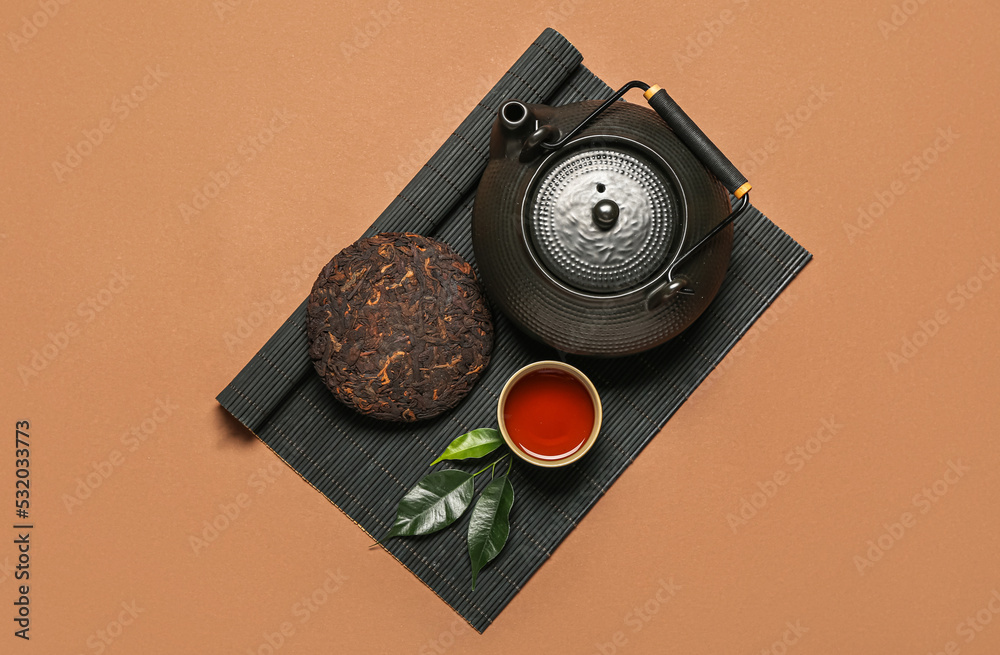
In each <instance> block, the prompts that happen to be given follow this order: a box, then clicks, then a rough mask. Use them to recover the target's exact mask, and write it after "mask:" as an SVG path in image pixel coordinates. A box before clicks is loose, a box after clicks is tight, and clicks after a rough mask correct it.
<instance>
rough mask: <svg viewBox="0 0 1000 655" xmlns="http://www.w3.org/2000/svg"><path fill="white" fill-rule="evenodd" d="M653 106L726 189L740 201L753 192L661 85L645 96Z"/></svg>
mask: <svg viewBox="0 0 1000 655" xmlns="http://www.w3.org/2000/svg"><path fill="white" fill-rule="evenodd" d="M643 96H645V98H646V100H647V101H648V102H649V106H650V107H652V108H653V110H654V111H655V112H656V113H657V114H659V115H660V118H662V119H663V120H664V121H665V122H666V123H667V125H669V126H670V129H671V130H673V131H674V134H676V135H677V138H678V139H680V140H681V141H682V142H683V143H684V145H686V146H687V147H688V149H689V150H691V152H693V153H694V154H695V156H696V157H697V158H698V159H699V160H700V161H701V163H702V164H703V165H704V166H705V168H707V169H708V170H710V171H712V174H714V175H715V177H717V178H718V179H719V181H720V182H722V186H724V187H726V189H728V190H729V193H731V194H733V195H734V196H736V197H737V198H742V197H743V196H744V195H746V193H747V191H749V190H750V186H751V185H750V182H748V181H747V178H746V176H745V175H743V173H740V171H739V169H738V168H736V166H735V165H734V164H733V162H731V161H729V158H728V157H726V156H725V155H724V154H722V151H721V150H719V148H718V146H716V145H715V144H714V143H712V140H711V139H709V138H708V136H706V135H705V133H704V132H702V131H701V128H700V127H698V125H697V124H696V123H695V122H694V121H693V120H691V117H690V116H688V115H687V114H686V113H684V110H683V109H681V108H680V105H678V104H677V103H676V102H675V101H674V99H673V98H671V97H670V96H669V95H667V92H666V91H664V90H663V89H662V88H660V87H659V86H658V85H656V84H654V85H653V86H651V87H649V88H648V89H646V92H645V93H643Z"/></svg>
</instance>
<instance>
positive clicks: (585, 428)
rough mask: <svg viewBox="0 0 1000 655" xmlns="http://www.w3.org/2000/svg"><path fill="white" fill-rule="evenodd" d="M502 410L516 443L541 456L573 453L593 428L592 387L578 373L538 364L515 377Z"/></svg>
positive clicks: (524, 449)
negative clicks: (573, 373)
mask: <svg viewBox="0 0 1000 655" xmlns="http://www.w3.org/2000/svg"><path fill="white" fill-rule="evenodd" d="M502 412H503V423H504V427H505V428H506V431H507V434H508V435H509V437H510V440H511V441H512V442H513V443H514V445H515V446H517V447H518V448H520V449H521V450H522V451H524V452H525V453H527V454H528V455H530V456H532V457H535V458H537V459H541V460H547V461H551V460H560V459H564V458H567V457H570V456H571V455H573V453H575V452H577V451H578V450H580V448H582V447H583V445H584V444H585V443H586V442H587V440H588V439H589V438H590V436H591V433H592V432H593V430H594V414H595V410H594V399H593V397H591V394H590V391H589V390H588V389H587V387H586V386H584V384H583V382H581V381H580V380H579V379H578V378H577V377H576V376H574V375H572V374H571V373H569V372H567V371H563V370H559V369H556V368H538V369H535V370H533V371H529V372H528V373H526V374H525V375H524V376H522V377H521V378H519V379H518V380H516V381H515V382H514V384H513V386H511V388H510V389H509V390H508V392H507V397H506V399H505V402H504V404H503V408H502Z"/></svg>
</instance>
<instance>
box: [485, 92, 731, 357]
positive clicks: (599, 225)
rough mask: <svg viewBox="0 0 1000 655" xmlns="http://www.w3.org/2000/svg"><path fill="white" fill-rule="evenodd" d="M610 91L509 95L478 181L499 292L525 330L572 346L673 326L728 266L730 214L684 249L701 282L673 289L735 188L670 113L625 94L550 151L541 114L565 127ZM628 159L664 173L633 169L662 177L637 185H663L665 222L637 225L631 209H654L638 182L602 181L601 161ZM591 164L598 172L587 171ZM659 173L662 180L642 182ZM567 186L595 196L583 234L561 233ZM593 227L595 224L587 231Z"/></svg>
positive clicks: (647, 342)
mask: <svg viewBox="0 0 1000 655" xmlns="http://www.w3.org/2000/svg"><path fill="white" fill-rule="evenodd" d="M516 104H519V103H516ZM599 104H600V103H599V102H596V101H588V102H581V103H576V104H572V105H566V106H564V107H558V108H553V107H548V106H544V105H520V107H523V108H525V109H526V111H524V115H523V116H522V115H521V110H519V109H517V108H516V107H515V108H514V110H512V111H511V110H508V112H507V115H506V116H505V115H504V108H501V114H500V116H498V119H497V121H496V122H495V124H494V126H493V133H492V136H491V142H490V160H489V164H488V165H487V168H486V171H485V172H484V174H483V177H482V180H481V181H480V184H479V189H478V191H477V194H476V200H475V207H474V210H473V223H472V240H473V248H474V250H475V255H476V261H477V263H478V267H479V272H480V277H481V280H482V282H483V284H484V285H485V287H486V290H487V293H488V294H489V297H490V299H491V300H492V301H493V302H494V303H495V305H496V306H497V307H498V308H499V309H500V310H501V311H502V312H503V313H504V314H505V315H507V316H508V317H509V318H510V319H511V320H512V321H513V322H514V323H515V324H516V325H517V326H518V327H519V328H520V329H521V330H523V331H524V332H526V333H528V334H529V335H531V336H533V337H534V338H536V339H539V340H541V341H543V342H545V343H547V344H549V345H551V346H553V347H555V348H557V349H559V350H562V351H564V352H569V353H576V354H582V355H595V356H618V355H626V354H632V353H637V352H641V351H644V350H648V349H650V348H653V347H655V346H657V345H660V344H662V343H664V342H666V341H668V340H670V339H672V338H673V337H675V336H677V335H678V334H680V333H681V332H682V331H683V330H684V329H685V328H687V327H688V326H689V325H690V324H691V323H692V322H693V321H694V320H695V319H697V318H698V316H700V315H701V314H702V313H703V312H704V311H705V309H706V308H707V307H708V305H709V303H710V302H711V301H712V299H713V298H714V296H715V294H716V293H717V292H718V289H719V287H720V286H721V284H722V280H723V278H724V277H725V273H726V269H727V267H728V264H729V256H730V251H731V247H732V226H731V225H730V226H727V227H726V228H725V229H723V230H722V231H721V232H719V233H718V234H717V235H716V236H715V237H713V238H712V239H711V240H710V241H709V242H708V243H707V244H706V245H705V246H704V247H703V248H700V249H699V251H698V252H697V253H696V254H695V256H693V257H691V258H690V260H688V261H685V262H684V263H683V265H682V267H683V268H682V270H681V272H682V273H683V276H684V278H685V280H686V281H687V286H688V287H689V289H688V290H689V291H690V292H691V293H685V294H670V295H669V296H664V295H663V294H664V286H665V281H666V279H667V268H668V266H669V264H670V263H671V262H672V261H673V259H674V258H676V257H677V256H678V254H680V253H683V252H685V251H686V250H687V249H688V248H690V247H691V245H693V244H695V243H697V242H698V241H700V240H701V238H702V237H704V236H705V235H706V234H707V233H708V232H709V231H710V230H711V229H712V228H713V227H715V226H716V225H718V224H719V223H720V222H721V221H722V220H724V219H725V218H726V216H727V215H728V213H729V210H730V204H729V195H728V193H727V192H726V190H725V189H724V188H723V187H722V186H721V185H720V184H719V182H718V181H717V180H716V179H715V178H714V177H713V176H712V175H711V174H710V173H709V172H708V171H707V170H706V169H705V168H704V167H703V166H702V165H701V163H700V162H699V161H698V160H697V159H696V158H695V156H694V155H693V154H692V153H691V152H690V150H688V149H687V148H686V147H685V146H684V144H682V143H681V142H680V141H679V140H678V139H677V137H676V136H675V135H674V133H673V132H671V130H670V129H669V128H668V127H666V125H665V124H664V123H663V122H662V121H661V120H660V118H659V117H658V116H657V115H656V114H655V113H653V112H652V111H651V110H649V109H646V108H643V107H639V106H635V105H631V104H627V103H624V102H619V103H615V104H614V105H613V106H612V107H611V108H609V109H608V110H606V111H605V112H604V113H603V114H602V115H601V117H600V119H599V120H597V121H595V122H593V123H592V124H591V125H590V126H588V127H587V128H586V129H584V130H582V131H581V132H579V133H578V134H577V135H575V136H574V137H573V138H572V139H571V140H570V141H569V142H568V143H566V144H565V145H564V146H562V147H561V148H559V149H557V150H554V151H551V152H545V151H544V150H543V149H540V148H539V146H538V144H537V143H533V142H532V138H533V135H535V136H537V135H536V133H537V132H538V128H539V126H549V127H551V128H552V130H551V131H550V132H549V133H548V135H547V136H548V138H547V139H546V140H548V141H554V140H555V139H557V138H558V137H559V136H560V135H565V134H567V133H569V132H570V131H571V130H572V129H573V128H574V127H576V125H578V124H579V123H580V121H581V120H583V119H584V118H585V117H586V116H587V115H588V114H590V112H592V111H593V110H594V108H595V107H597V106H598V105H599ZM505 107H506V105H505ZM536 140H537V139H536ZM630 161H633V162H642V164H641V168H640V167H639V164H638V163H637V164H635V166H636V170H653V169H655V175H646V174H643V175H634V177H636V178H637V179H640V182H641V183H646V184H648V185H649V187H650V189H648V190H643V191H642V194H639V195H643V196H644V197H645V196H646V195H649V194H653V196H655V198H656V203H657V207H658V209H657V210H656V211H659V212H660V213H662V214H663V216H656V217H653V218H654V219H655V220H654V222H653V223H651V225H652V226H653V228H655V229H656V230H658V231H657V232H655V233H651V232H649V230H648V229H646V228H645V227H644V230H645V231H643V233H642V234H641V235H640V237H636V236H635V234H634V232H635V230H632V232H631V233H630V231H629V229H630V228H629V223H628V220H629V218H628V217H627V216H624V214H625V213H627V212H629V211H633V212H637V211H647V212H648V211H649V210H648V209H643V208H642V207H639V208H638V209H636V208H635V205H637V204H641V203H638V202H637V201H636V199H635V198H633V197H625V196H635V195H637V194H636V193H625V192H624V191H622V190H621V189H620V188H618V187H616V186H615V185H614V184H612V183H609V184H608V188H604V186H605V185H604V184H602V183H601V181H600V180H601V179H602V178H601V176H600V171H601V166H605V165H606V166H607V167H608V169H609V170H611V169H612V168H613V167H614V166H617V165H622V166H625V165H630V164H628V162H630ZM617 162H624V163H621V164H619V163H617ZM584 164H586V165H589V166H591V168H592V169H593V170H594V171H596V172H594V173H590V172H586V174H584V173H581V172H580V166H583V165H584ZM566 170H571V171H575V172H571V173H569V174H566V175H570V174H572V175H573V176H574V177H572V184H574V185H576V186H575V187H574V188H573V189H566V188H564V187H565V186H566V184H567V183H564V182H563V181H562V180H564V179H569V178H567V177H566V176H565V175H564V176H563V177H562V178H560V177H559V175H561V174H563V171H566ZM588 176H589V177H588ZM647 178H649V179H650V180H651V181H649V182H642V180H646V179H647ZM653 178H655V179H653ZM581 180H582V182H581ZM595 180H596V182H595V184H594V186H595V187H596V189H594V190H592V191H586V195H585V191H584V190H582V189H577V188H576V187H579V186H580V185H581V184H588V185H589V184H591V182H593V181H595ZM661 187H662V188H661ZM569 191H572V192H573V193H574V194H575V196H574V197H571V198H570V200H574V199H576V200H578V201H579V202H578V203H577V204H583V205H584V207H583V210H581V211H579V212H576V213H577V214H579V218H574V220H579V221H589V220H593V221H594V225H586V226H582V227H575V226H574V228H573V229H576V230H583V232H582V233H581V235H580V238H579V239H577V241H578V242H576V243H575V242H574V240H573V239H571V238H569V237H568V236H567V234H569V235H570V236H572V231H570V232H566V231H565V230H564V233H562V234H550V233H551V232H552V231H553V230H552V229H551V227H550V226H551V225H564V224H565V218H566V217H564V216H556V217H554V218H553V216H552V215H551V214H552V213H553V212H557V211H560V210H559V207H560V206H564V205H566V201H565V196H566V194H567V193H568V192H569ZM560 193H561V194H563V198H561V203H562V204H561V205H560V204H557V203H555V202H553V204H552V205H551V206H549V205H547V204H546V203H547V202H548V200H547V199H548V197H549V196H550V195H553V194H560ZM546 194H548V195H546ZM594 199H600V200H594ZM587 203H590V204H589V205H588V204H587ZM647 204H648V203H647ZM539 206H543V207H542V209H539ZM619 211H621V212H623V216H622V217H619V215H618V214H619ZM645 218H648V217H645ZM544 221H548V222H547V223H545V224H542V222H544ZM558 221H563V222H562V223H559V222H558ZM615 221H618V224H615ZM656 221H660V222H663V221H670V222H671V224H670V225H661V224H659V223H657V222H656ZM650 229H652V228H650ZM590 235H596V236H595V237H594V238H593V239H590V240H589V241H588V238H589V236H590ZM629 239H631V241H629ZM637 239H639V240H641V243H640V242H639V241H637ZM587 248H594V249H597V250H600V252H591V251H589V250H587ZM643 248H645V249H646V250H649V249H651V248H659V249H662V252H660V253H648V252H642V251H641V249H643ZM602 276H603V277H602Z"/></svg>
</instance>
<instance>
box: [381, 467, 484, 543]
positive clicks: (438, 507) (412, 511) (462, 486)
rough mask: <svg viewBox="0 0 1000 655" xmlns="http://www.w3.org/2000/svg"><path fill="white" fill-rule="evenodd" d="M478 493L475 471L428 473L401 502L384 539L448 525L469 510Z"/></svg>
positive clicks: (451, 470) (412, 534)
mask: <svg viewBox="0 0 1000 655" xmlns="http://www.w3.org/2000/svg"><path fill="white" fill-rule="evenodd" d="M474 492H475V482H474V479H473V475H472V474H471V473H466V472H465V471H458V470H456V469H449V470H446V471H435V472H434V473H431V474H430V475H425V476H424V477H423V478H422V479H421V480H420V482H418V483H417V485H416V486H415V487H413V488H412V489H410V490H409V491H407V492H406V495H405V496H403V499H402V500H400V501H399V506H398V507H397V508H396V522H395V523H394V524H393V526H392V529H391V530H389V534H387V535H386V536H385V537H384V538H383V541H385V539H390V538H392V537H411V536H414V535H421V534H430V533H432V532H437V531H438V530H440V529H441V528H446V527H448V526H449V525H451V524H452V523H454V522H455V519H457V518H458V517H460V516H461V515H462V514H464V513H465V510H466V509H467V508H468V507H469V503H471V502H472V495H473V493H474Z"/></svg>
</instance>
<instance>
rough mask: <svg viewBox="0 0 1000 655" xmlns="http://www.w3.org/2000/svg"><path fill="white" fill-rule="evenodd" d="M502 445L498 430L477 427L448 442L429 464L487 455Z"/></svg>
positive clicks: (501, 436) (501, 437)
mask: <svg viewBox="0 0 1000 655" xmlns="http://www.w3.org/2000/svg"><path fill="white" fill-rule="evenodd" d="M502 445H503V435H501V434H500V431H499V430H494V429H492V428H479V429H478V430H473V431H472V432H466V433H465V434H463V435H462V436H460V437H458V438H456V439H455V440H454V441H452V442H451V443H450V444H448V447H447V448H445V449H444V452H443V453H441V456H440V457H438V458H437V459H436V460H434V461H433V462H431V466H434V465H435V464H437V463H438V462H440V461H442V460H446V459H469V458H473V457H482V456H483V455H489V454H490V453H492V452H493V451H494V450H496V449H497V448H499V447H500V446H502Z"/></svg>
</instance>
